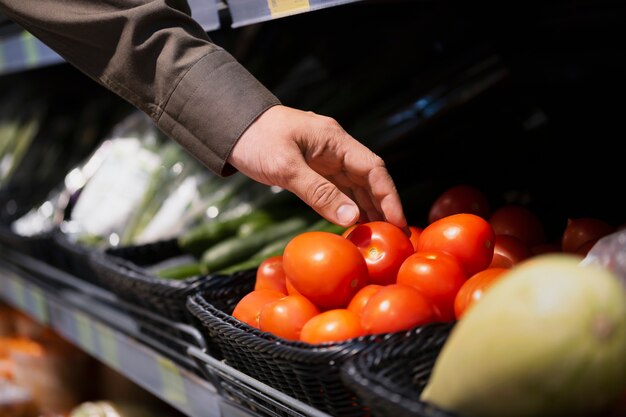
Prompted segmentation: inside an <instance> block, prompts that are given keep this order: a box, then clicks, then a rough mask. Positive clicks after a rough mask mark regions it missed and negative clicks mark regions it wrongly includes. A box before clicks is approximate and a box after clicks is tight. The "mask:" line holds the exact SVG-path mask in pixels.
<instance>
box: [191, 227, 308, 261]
mask: <svg viewBox="0 0 626 417" xmlns="http://www.w3.org/2000/svg"><path fill="white" fill-rule="evenodd" d="M309 224H310V220H309V217H307V216H306V215H302V216H293V217H291V218H288V219H286V220H283V221H280V222H278V223H274V224H272V225H269V226H267V227H264V228H262V229H260V230H257V231H256V232H254V233H252V234H250V235H248V236H245V237H240V236H233V237H230V238H227V239H225V240H222V241H220V242H219V243H216V244H215V245H213V246H212V247H210V248H209V249H207V250H206V251H205V252H204V253H203V254H202V264H203V265H204V267H205V268H206V269H207V271H208V272H209V273H211V272H215V271H219V270H222V269H224V268H226V267H228V266H231V265H233V264H235V263H238V262H241V261H243V260H244V259H246V258H249V257H250V256H251V255H252V254H254V253H256V252H258V251H259V250H260V249H261V248H263V247H264V246H265V245H267V244H268V243H270V242H273V241H275V240H276V239H280V238H282V237H284V236H287V235H289V234H290V233H294V232H295V231H302V230H305V229H306V227H307V226H308V225H309Z"/></svg>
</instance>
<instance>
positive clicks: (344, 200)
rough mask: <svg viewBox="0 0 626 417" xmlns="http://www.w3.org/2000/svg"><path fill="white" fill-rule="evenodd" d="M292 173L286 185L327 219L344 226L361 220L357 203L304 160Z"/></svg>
mask: <svg viewBox="0 0 626 417" xmlns="http://www.w3.org/2000/svg"><path fill="white" fill-rule="evenodd" d="M292 173H293V175H291V176H290V177H288V178H286V181H285V183H284V187H285V188H287V189H288V190H290V191H291V192H293V193H294V194H296V195H297V196H298V197H299V198H300V199H301V200H302V201H304V202H305V203H306V204H308V205H309V206H310V207H311V208H313V210H315V211H316V212H317V213H319V214H320V215H321V216H322V217H324V218H325V219H326V220H328V221H330V222H332V223H335V224H337V225H340V226H343V227H349V226H352V225H353V224H354V223H356V222H357V220H359V217H360V211H359V207H358V206H357V204H355V202H354V201H353V200H352V199H351V198H350V197H348V196H347V195H346V194H345V193H344V192H342V191H341V190H340V189H339V188H338V187H337V186H336V185H335V184H333V183H332V182H331V181H329V180H328V179H326V178H325V177H323V176H322V175H320V174H318V173H317V172H315V171H314V170H312V169H311V168H309V166H308V165H307V164H306V163H305V162H304V160H303V161H302V164H301V166H298V167H295V169H294V170H293V171H292Z"/></svg>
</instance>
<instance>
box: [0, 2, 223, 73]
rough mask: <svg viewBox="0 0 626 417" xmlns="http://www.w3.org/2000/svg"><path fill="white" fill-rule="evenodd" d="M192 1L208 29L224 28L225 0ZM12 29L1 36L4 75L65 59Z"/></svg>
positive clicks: (0, 61)
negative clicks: (221, 26)
mask: <svg viewBox="0 0 626 417" xmlns="http://www.w3.org/2000/svg"><path fill="white" fill-rule="evenodd" d="M188 3H189V7H190V8H191V14H192V16H193V17H194V19H196V20H197V21H198V23H200V25H202V28H203V29H204V30H205V31H207V32H211V31H214V30H217V29H219V28H220V19H219V10H220V9H223V8H224V7H225V4H224V3H223V2H221V1H219V0H188ZM11 32H12V33H11V34H10V35H7V36H4V37H1V38H0V76H2V75H6V74H10V73H15V72H20V71H26V70H29V69H34V68H39V67H45V66H48V65H53V64H59V63H61V62H65V60H64V59H63V58H62V57H61V56H60V55H58V54H57V53H56V52H54V51H53V50H52V49H50V48H49V47H48V46H46V45H45V44H44V43H43V42H41V41H40V40H38V39H37V38H35V37H34V36H33V35H32V34H31V33H29V32H27V31H24V30H11ZM13 32H15V33H13Z"/></svg>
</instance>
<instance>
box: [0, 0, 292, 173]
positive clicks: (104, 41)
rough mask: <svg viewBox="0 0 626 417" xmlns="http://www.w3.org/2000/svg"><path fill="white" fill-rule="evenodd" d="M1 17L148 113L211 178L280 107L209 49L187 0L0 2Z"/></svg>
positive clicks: (248, 76) (249, 76)
mask: <svg viewBox="0 0 626 417" xmlns="http://www.w3.org/2000/svg"><path fill="white" fill-rule="evenodd" d="M0 11H2V13H3V14H5V15H6V16H7V17H9V18H10V19H12V20H13V21H15V22H16V23H18V24H19V25H21V26H23V27H24V28H25V29H26V30H28V31H29V32H31V33H32V34H33V35H34V36H36V37H37V38H39V39H40V40H41V41H42V42H44V43H45V44H47V45H48V46H49V47H50V48H51V49H53V50H54V51H55V52H57V53H58V54H59V55H60V56H61V57H63V58H64V59H65V60H66V61H67V62H69V63H70V64H72V65H73V66H75V67H76V68H78V69H79V70H81V71H82V72H84V73H85V74H86V75H88V76H89V77H91V78H92V79H94V80H95V81H97V82H98V83H100V84H102V85H103V86H105V87H106V88H108V89H110V90H111V91H113V92H114V93H116V94H118V95H119V96H121V97H122V98H124V99H125V100H127V101H128V102H130V103H131V104H133V105H134V106H135V107H137V108H139V109H140V110H142V111H144V112H145V113H146V114H148V115H149V116H150V117H151V118H152V120H154V122H155V124H156V125H157V126H158V127H159V128H160V129H161V130H162V131H163V132H165V134H166V135H168V136H169V137H170V138H172V139H174V140H176V141H177V142H179V143H180V144H181V145H182V146H183V147H185V148H186V149H187V150H188V151H189V152H190V153H191V154H193V155H194V156H195V157H197V158H198V159H199V160H200V161H201V162H202V163H204V164H205V165H206V166H207V167H208V168H209V169H211V170H212V171H214V172H216V173H218V174H220V175H229V174H231V173H233V172H234V169H233V168H232V167H231V166H229V165H228V164H227V163H226V160H227V158H228V156H229V153H230V151H231V149H232V147H233V145H234V144H235V142H236V141H237V139H239V137H240V136H241V134H242V133H243V132H244V131H245V130H246V129H247V128H248V126H249V125H250V124H251V123H252V122H253V121H254V120H255V119H256V118H257V117H258V116H259V115H260V114H261V113H263V112H264V111H265V110H267V109H268V108H270V107H272V106H274V105H276V104H280V103H279V101H278V99H277V98H276V97H275V96H274V95H273V94H272V93H271V92H270V91H269V90H267V89H266V88H265V87H264V86H263V85H262V84H261V83H260V82H259V81H258V80H257V79H256V78H254V76H252V74H250V73H249V72H248V71H247V70H246V69H245V68H244V67H243V66H242V65H241V64H240V63H238V62H237V61H236V60H235V59H234V58H233V56H232V55H230V54H229V53H228V52H226V51H225V50H223V49H222V48H220V47H219V46H217V45H216V44H215V43H213V42H212V41H211V40H210V38H209V36H208V35H207V33H206V32H205V31H204V30H203V28H202V27H201V26H200V25H199V24H198V23H197V22H196V21H195V20H193V19H192V17H191V11H190V9H189V6H188V5H187V3H186V1H185V0H107V1H98V0H45V1H40V0H0Z"/></svg>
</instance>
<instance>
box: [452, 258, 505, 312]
mask: <svg viewBox="0 0 626 417" xmlns="http://www.w3.org/2000/svg"><path fill="white" fill-rule="evenodd" d="M508 270H509V268H487V269H483V270H482V271H479V272H477V273H476V274H474V275H473V276H471V277H470V278H469V279H468V280H467V281H465V283H464V284H463V286H461V288H460V289H459V292H458V293H457V294H456V298H455V299H454V315H455V316H456V318H457V320H459V319H460V318H461V317H462V316H463V315H464V314H465V313H466V312H467V310H468V309H469V308H470V307H471V306H472V305H474V303H476V302H478V300H480V298H481V297H482V296H483V293H484V292H485V291H486V290H487V289H488V288H489V287H490V286H491V285H493V283H494V282H496V281H497V280H499V279H500V278H501V277H502V275H503V274H504V272H506V271H508Z"/></svg>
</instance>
